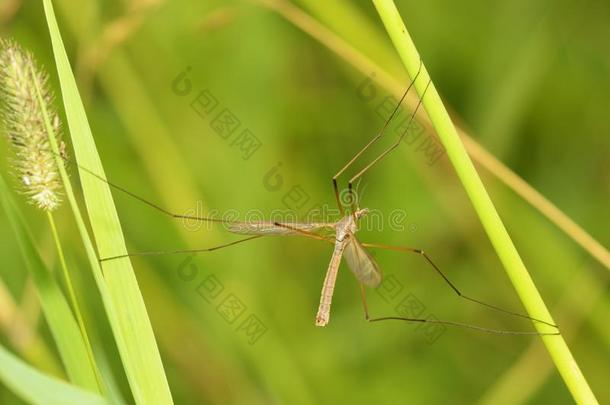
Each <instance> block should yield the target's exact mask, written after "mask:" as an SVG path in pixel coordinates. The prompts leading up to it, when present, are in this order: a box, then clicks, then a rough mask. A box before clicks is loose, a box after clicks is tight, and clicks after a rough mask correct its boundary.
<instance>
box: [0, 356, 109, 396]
mask: <svg viewBox="0 0 610 405" xmlns="http://www.w3.org/2000/svg"><path fill="white" fill-rule="evenodd" d="M0 380H1V381H2V382H3V383H4V384H5V385H6V386H7V387H9V388H10V389H11V390H12V391H13V392H14V393H15V394H17V395H18V396H19V397H20V398H21V399H23V400H24V401H27V402H28V403H31V404H41V405H42V404H44V405H106V404H108V402H107V401H106V400H104V398H102V397H100V396H99V395H97V394H94V393H92V392H88V391H85V390H83V389H80V388H78V387H76V386H74V385H70V384H68V383H66V382H64V381H61V380H58V379H56V378H54V377H50V376H48V375H46V374H43V373H41V372H40V371H38V370H36V369H35V368H33V367H31V366H30V365H28V364H26V363H25V362H23V361H22V360H21V359H19V358H18V357H16V356H15V355H13V354H12V353H11V352H9V351H8V350H7V349H6V348H5V347H4V346H2V345H0Z"/></svg>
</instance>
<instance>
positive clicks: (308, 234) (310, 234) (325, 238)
mask: <svg viewBox="0 0 610 405" xmlns="http://www.w3.org/2000/svg"><path fill="white" fill-rule="evenodd" d="M273 225H275V226H278V227H280V228H286V229H290V230H291V231H295V232H296V233H298V234H300V235H302V236H305V237H308V238H312V239H317V240H323V241H326V242H330V243H332V244H334V243H335V239H334V238H331V237H328V236H322V235H318V234H317V233H313V232H309V231H305V230H303V229H299V228H295V227H293V226H290V225H288V224H282V223H279V222H274V223H273Z"/></svg>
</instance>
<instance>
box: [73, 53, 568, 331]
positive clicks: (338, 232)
mask: <svg viewBox="0 0 610 405" xmlns="http://www.w3.org/2000/svg"><path fill="white" fill-rule="evenodd" d="M422 65H423V63H422V62H421V60H420V64H419V68H418V70H417V73H416V75H415V76H414V77H413V79H412V80H411V82H410V84H409V86H408V87H407V89H406V90H405V92H404V93H403V95H402V97H401V98H400V100H399V101H398V103H397V105H396V106H395V108H394V109H393V111H392V113H391V115H390V116H389V118H388V119H387V120H386V121H385V123H384V125H383V126H382V128H381V129H380V131H379V132H378V133H377V134H376V135H375V136H374V137H373V138H372V139H371V140H370V141H369V142H368V143H367V144H366V145H365V146H364V147H363V148H362V149H360V151H358V153H356V154H355V155H354V156H353V157H352V158H351V159H350V160H349V161H348V162H347V164H346V165H345V166H343V167H342V168H341V169H340V170H339V171H338V172H337V173H336V174H335V175H334V176H333V177H332V184H333V191H334V195H335V198H336V202H337V206H338V208H339V212H340V213H341V218H340V219H339V220H337V221H335V222H320V223H281V222H265V221H250V222H242V221H225V220H221V219H215V218H208V217H201V216H192V215H181V214H176V213H173V212H172V211H169V210H167V209H165V208H163V207H162V206H160V205H158V204H156V203H153V202H151V201H149V200H147V199H145V198H143V197H140V196H139V195H137V194H134V193H132V192H131V191H129V190H127V189H125V188H123V187H121V186H119V185H117V184H114V183H112V182H110V181H108V180H107V179H106V178H105V177H103V176H100V175H98V174H96V173H94V172H92V171H91V170H89V169H87V168H85V167H82V166H81V165H79V164H76V165H77V166H78V168H79V169H80V170H82V171H83V172H85V173H88V174H90V175H93V176H94V177H96V178H98V179H99V180H101V181H103V182H105V183H107V184H108V185H109V186H110V187H112V188H114V189H116V190H118V191H120V192H122V193H124V194H126V195H128V196H130V197H131V198H133V199H135V200H138V201H140V202H141V203H144V204H145V205H148V206H149V207H151V208H153V209H155V210H157V211H159V212H161V213H163V214H165V215H167V216H169V217H172V218H174V219H187V220H195V221H201V222H211V223H221V224H224V225H226V227H227V230H228V231H229V232H231V233H234V234H240V235H247V237H246V238H243V239H239V240H235V241H233V242H229V243H225V244H222V245H219V246H214V247H210V248H202V249H184V250H174V251H151V252H131V253H128V254H125V255H120V256H113V257H105V258H100V261H101V262H105V261H109V260H116V259H120V258H125V257H132V256H147V255H165V254H179V253H201V252H211V251H214V250H219V249H222V248H226V247H230V246H234V245H237V244H241V243H244V242H248V241H251V240H254V239H259V238H263V237H268V236H289V235H298V236H304V237H308V238H312V239H316V240H321V241H325V242H328V243H331V244H333V246H334V249H333V252H332V255H331V259H330V263H329V265H328V269H327V271H326V275H325V277H324V282H323V284H322V292H321V296H320V304H319V306H318V311H317V314H316V317H315V324H316V325H317V326H326V325H327V324H328V323H329V321H330V309H331V303H332V298H333V293H334V289H335V282H336V280H337V274H338V271H339V267H340V264H341V259H342V258H344V259H345V262H346V263H347V267H348V268H349V269H350V270H351V272H352V273H353V274H354V276H355V277H356V279H357V280H358V281H359V283H360V287H361V288H360V292H361V300H362V306H363V309H364V316H365V319H366V320H367V321H369V322H376V321H384V320H401V321H406V322H420V323H424V322H425V323H436V324H443V325H448V326H455V327H461V328H468V329H474V330H478V331H481V332H486V333H494V334H506V335H557V334H559V332H558V328H557V326H556V325H554V324H552V323H550V322H547V321H544V320H541V319H537V318H533V317H530V316H527V315H524V314H520V313H517V312H513V311H509V310H505V309H502V308H500V307H498V306H496V305H492V304H489V303H486V302H484V301H481V300H478V299H475V298H471V297H469V296H467V295H465V294H464V293H462V292H461V291H460V290H459V289H458V288H457V287H456V286H455V284H453V283H452V282H451V281H450V280H449V278H448V277H447V276H446V275H445V274H444V273H443V272H442V271H441V270H440V268H439V267H438V266H437V265H436V264H435V262H434V261H433V260H432V259H431V258H430V256H428V254H426V253H425V252H424V251H423V250H421V249H416V248H412V247H404V246H391V245H384V244H378V243H363V242H360V241H359V240H358V239H357V238H356V232H357V231H358V224H359V222H360V220H361V219H362V218H364V217H365V216H366V215H367V213H368V212H369V210H368V209H367V208H360V207H359V206H358V203H357V199H356V198H355V196H354V187H353V184H354V183H355V182H356V181H359V180H360V179H361V178H362V176H363V175H364V174H365V173H367V172H368V171H369V170H370V169H371V168H372V167H373V166H375V165H377V164H378V163H379V162H380V161H382V160H383V159H384V158H385V157H387V156H388V155H389V154H390V153H391V152H392V151H393V150H394V149H396V148H397V147H398V146H399V145H400V144H401V142H402V140H403V138H404V137H405V135H406V134H407V131H408V130H409V128H410V126H411V123H412V122H413V120H414V119H415V116H416V114H417V111H418V110H419V108H420V106H421V105H422V101H423V98H424V97H425V94H426V92H427V91H428V88H429V86H430V85H431V80H428V82H427V83H426V85H425V87H424V90H423V92H422V95H421V97H420V98H419V99H418V102H417V105H416V107H415V108H414V109H413V111H412V113H411V114H410V115H409V121H408V124H407V126H406V129H405V130H404V131H403V132H402V133H400V135H399V136H398V137H397V139H396V140H395V141H394V142H393V143H392V144H391V145H390V146H389V147H388V148H386V149H384V150H383V152H382V153H381V154H379V155H378V156H377V157H376V158H375V159H373V160H372V161H370V162H369V163H368V164H366V165H365V166H364V167H363V168H362V169H360V170H359V171H358V172H356V174H355V175H353V176H352V177H351V178H350V179H349V180H348V188H347V191H348V194H347V195H348V199H347V201H346V202H344V201H341V197H340V193H339V186H338V179H339V177H340V176H341V175H342V174H344V173H345V172H346V171H347V170H348V169H349V168H350V167H351V166H352V165H353V164H354V163H356V162H357V161H358V160H359V159H360V158H361V157H362V155H363V154H364V153H365V152H366V151H367V150H368V149H369V148H370V147H371V146H373V145H374V144H376V143H377V142H378V141H379V140H380V139H381V138H382V137H383V135H384V134H385V133H386V130H387V128H388V126H389V124H390V122H391V121H392V120H393V118H394V117H395V116H396V114H397V113H398V111H399V110H400V108H401V106H402V104H403V101H404V100H405V98H406V96H407V95H408V94H409V92H410V90H411V89H412V88H413V86H414V85H415V83H416V81H417V80H418V77H419V76H420V72H421V70H422ZM62 157H63V156H62ZM64 159H66V160H67V158H66V157H64ZM356 184H357V183H356ZM324 232H326V233H331V235H325V234H324ZM367 248H370V249H383V250H389V251H395V252H402V253H412V254H417V255H420V256H421V257H423V259H424V260H425V262H426V263H427V265H428V266H429V267H431V268H432V269H433V270H434V271H435V272H436V273H437V274H438V275H439V276H440V277H441V278H442V280H443V281H444V282H445V283H446V284H447V285H448V286H449V287H450V288H451V289H452V290H453V292H454V294H455V295H457V296H458V297H459V298H461V299H463V300H466V301H470V302H472V303H476V304H479V305H482V306H485V307H487V308H489V309H492V310H495V311H499V312H502V313H504V314H508V315H512V316H516V317H520V318H524V319H529V320H530V321H533V322H537V323H540V324H546V325H548V326H551V327H553V328H555V329H556V330H557V331H553V332H534V331H516V330H498V329H491V328H487V327H482V326H477V325H471V324H466V323H461V322H454V321H444V320H438V319H424V318H407V317H399V316H385V317H378V318H372V317H370V316H369V311H368V306H367V302H366V292H365V287H370V288H376V287H378V286H379V285H380V283H381V281H382V273H381V270H380V268H379V266H378V264H377V263H376V262H375V260H374V259H373V257H372V256H371V254H370V253H369V252H368V250H367Z"/></svg>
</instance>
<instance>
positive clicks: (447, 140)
mask: <svg viewBox="0 0 610 405" xmlns="http://www.w3.org/2000/svg"><path fill="white" fill-rule="evenodd" d="M373 4H374V5H375V8H376V9H377V12H378V13H379V16H380V17H381V20H382V21H383V24H384V25H385V28H386V30H387V31H388V34H389V36H390V38H391V39H392V42H393V43H394V46H395V48H396V50H397V51H398V54H399V55H400V58H401V59H402V62H403V64H404V66H405V68H406V69H407V72H408V73H409V76H411V77H414V76H415V74H416V72H417V70H418V68H419V64H420V60H421V59H420V56H419V53H418V52H417V49H416V47H415V44H414V43H413V40H412V39H411V36H410V35H409V33H408V31H407V28H406V27H405V25H404V23H403V21H402V18H401V16H400V14H399V12H398V10H397V9H396V5H395V4H394V1H393V0H373ZM429 80H430V76H429V75H428V71H427V70H426V67H425V66H422V68H421V73H420V75H419V77H418V80H417V81H416V83H415V88H416V90H417V93H418V94H419V95H420V97H421V95H422V93H423V91H424V89H425V87H426V86H427V84H428V81H429ZM422 104H423V107H424V109H425V110H426V113H427V114H428V116H429V117H430V120H431V122H432V125H433V126H434V129H435V130H436V132H437V134H438V136H439V138H440V140H441V142H442V144H443V146H444V147H445V149H446V151H447V156H448V157H449V160H450V161H451V163H452V164H453V167H454V169H455V171H456V173H457V175H458V177H459V179H460V181H461V182H462V184H463V186H464V189H465V190H466V193H467V194H468V197H469V198H470V200H471V202H472V204H473V206H474V209H475V211H476V213H477V215H478V216H479V219H480V221H481V223H482V225H483V227H484V228H485V231H486V232H487V235H488V237H489V239H490V241H491V243H492V245H493V247H494V249H495V250H496V252H497V254H498V256H499V258H500V260H501V262H502V264H503V265H504V268H505V270H506V273H507V274H508V276H509V278H510V280H511V282H512V284H513V286H514V287H515V290H516V291H517V294H518V295H519V298H520V299H521V301H522V303H523V305H524V306H525V308H526V310H527V312H528V313H529V314H530V316H531V317H533V318H538V319H544V320H547V321H549V322H551V323H554V321H553V318H552V317H551V314H550V313H549V310H548V309H547V307H546V305H545V304H544V301H543V300H542V297H541V296H540V293H539V292H538V290H537V288H536V285H535V284H534V282H533V280H532V278H531V277H530V275H529V273H528V271H527V269H526V267H525V265H524V264H523V261H522V260H521V257H520V256H519V253H518V252H517V249H516V247H515V245H514V244H513V242H512V240H511V238H510V236H509V235H508V232H507V230H506V228H505V226H504V224H503V223H502V220H501V218H500V216H499V215H498V212H497V211H496V208H495V207H494V204H493V202H492V201H491V198H490V197H489V194H488V193H487V191H486V190H485V187H484V185H483V182H482V181H481V179H480V177H479V175H478V174H477V172H476V170H475V167H474V165H473V163H472V161H471V160H470V157H469V156H468V154H467V153H466V149H465V148H464V145H463V144H462V141H461V140H460V138H459V136H458V133H457V131H456V129H455V127H454V125H453V123H452V121H451V118H450V117H449V114H448V112H447V110H446V109H445V106H444V105H443V102H442V101H441V98H440V96H439V94H438V92H437V91H436V88H435V87H434V84H433V83H430V87H429V88H428V90H427V92H426V93H425V97H424V99H423V102H422ZM534 325H535V327H536V329H537V330H538V331H539V332H541V333H549V332H551V333H552V332H553V330H552V329H549V326H547V325H544V324H541V323H534ZM541 338H542V340H543V342H544V344H545V345H546V348H547V350H548V352H549V354H550V355H551V358H552V359H553V361H554V362H555V366H556V367H557V369H558V370H559V372H560V374H561V376H562V377H563V380H564V382H565V384H566V385H567V387H568V389H569V390H570V392H571V393H572V396H573V397H574V399H575V400H576V402H578V403H587V404H592V403H593V404H594V403H597V400H596V399H595V395H594V394H593V392H592V391H591V388H590V387H589V385H588V383H587V381H586V379H585V377H584V376H583V374H582V372H581V370H580V368H579V366H578V364H577V363H576V361H575V360H574V357H573V356H572V353H571V352H570V349H569V348H568V346H567V344H566V342H565V340H564V339H563V337H562V336H561V335H553V336H551V335H546V336H541Z"/></svg>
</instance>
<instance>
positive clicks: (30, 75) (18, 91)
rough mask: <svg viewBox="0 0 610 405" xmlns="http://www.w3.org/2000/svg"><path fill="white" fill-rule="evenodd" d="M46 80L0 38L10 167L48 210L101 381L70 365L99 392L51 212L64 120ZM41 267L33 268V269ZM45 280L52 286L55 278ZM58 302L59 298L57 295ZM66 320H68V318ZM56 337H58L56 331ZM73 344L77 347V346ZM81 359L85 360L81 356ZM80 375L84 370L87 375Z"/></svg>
mask: <svg viewBox="0 0 610 405" xmlns="http://www.w3.org/2000/svg"><path fill="white" fill-rule="evenodd" d="M47 82H48V77H47V75H46V73H45V72H44V71H43V70H42V69H41V68H40V67H38V66H37V64H36V61H35V59H34V56H33V55H32V54H31V53H30V52H27V51H25V50H23V49H22V48H21V47H20V46H19V45H18V44H17V43H16V42H14V41H12V40H9V39H1V40H0V93H1V94H2V102H1V103H0V116H1V118H2V121H3V124H4V127H5V130H6V133H7V135H8V139H9V141H10V144H11V146H12V148H13V150H14V153H15V157H14V158H13V159H12V167H13V170H14V173H15V176H16V177H17V178H18V181H19V185H20V190H21V192H22V193H23V194H24V195H25V196H26V198H27V200H28V202H30V203H31V204H33V205H35V206H36V207H38V208H39V209H41V210H42V211H44V212H45V214H46V217H47V220H48V222H49V226H50V228H51V233H52V236H53V239H54V242H55V246H56V248H57V254H58V256H59V262H60V266H61V269H62V272H63V277H64V281H65V284H66V288H67V290H68V295H69V298H70V303H71V305H72V310H73V311H74V314H75V316H76V320H77V323H78V327H79V329H80V333H81V335H82V339H83V343H84V347H85V349H86V353H87V357H88V359H87V363H89V364H88V365H89V366H90V367H91V370H92V371H93V372H94V374H95V376H96V379H97V381H98V382H99V383H100V385H99V386H98V384H95V385H93V386H91V385H90V384H89V383H90V382H89V381H87V376H86V372H85V371H83V370H88V369H89V368H88V367H84V368H80V366H83V365H76V364H75V365H73V366H72V367H76V368H78V369H79V371H74V370H71V368H72V367H69V368H68V371H69V375H70V376H71V377H72V378H75V379H76V381H78V382H81V383H82V384H85V385H84V386H85V387H87V388H90V389H95V390H98V389H99V388H100V387H101V380H100V379H99V375H98V373H97V368H96V366H95V359H94V356H93V350H92V348H91V344H90V342H89V337H88V334H87V330H86V328H85V323H84V320H83V317H82V315H81V311H80V308H79V304H78V302H77V300H76V295H75V293H74V287H73V285H72V281H71V277H70V273H69V271H68V267H67V265H66V261H65V259H64V253H63V249H62V246H61V241H60V238H59V234H58V232H57V226H56V224H55V220H54V218H53V214H52V212H53V211H54V210H56V209H57V208H58V207H59V205H60V203H61V196H60V195H61V192H62V182H61V177H60V173H59V167H61V166H63V161H61V160H60V161H58V160H57V159H56V157H55V154H54V152H53V150H52V147H51V145H50V142H49V139H50V138H52V137H55V138H57V139H59V137H60V136H59V135H60V134H59V131H60V122H59V116H58V115H57V112H56V111H54V109H53V107H52V105H53V94H52V92H51V90H50V88H49V86H48V84H47ZM15 231H16V232H18V229H17V228H15ZM38 267H39V266H35V268H38ZM34 274H35V275H37V276H36V277H34V280H35V281H36V282H37V287H38V288H39V290H40V289H41V288H44V287H43V285H42V284H41V283H45V281H43V280H44V279H45V277H44V276H43V275H42V274H39V273H34ZM47 282H48V283H51V284H49V285H52V282H51V281H47ZM39 292H40V291H39ZM58 300H61V299H60V298H59V297H58ZM58 302H59V301H58ZM46 315H47V316H54V314H50V313H49V312H46ZM65 315H66V317H67V316H68V315H67V314H65ZM64 321H66V322H69V321H67V318H66V319H65V320H64ZM51 327H52V328H54V327H55V328H61V327H63V325H61V324H59V325H52V326H51ZM57 336H60V335H59V334H58V333H56V337H57ZM65 344H66V345H68V346H69V345H70V344H71V343H70V342H65ZM75 347H79V346H78V345H76V346H75ZM64 351H65V353H68V352H70V351H71V350H70V349H69V348H68V347H66V348H65V349H64ZM80 360H81V361H82V359H80ZM82 373H85V375H83V374H82Z"/></svg>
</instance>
